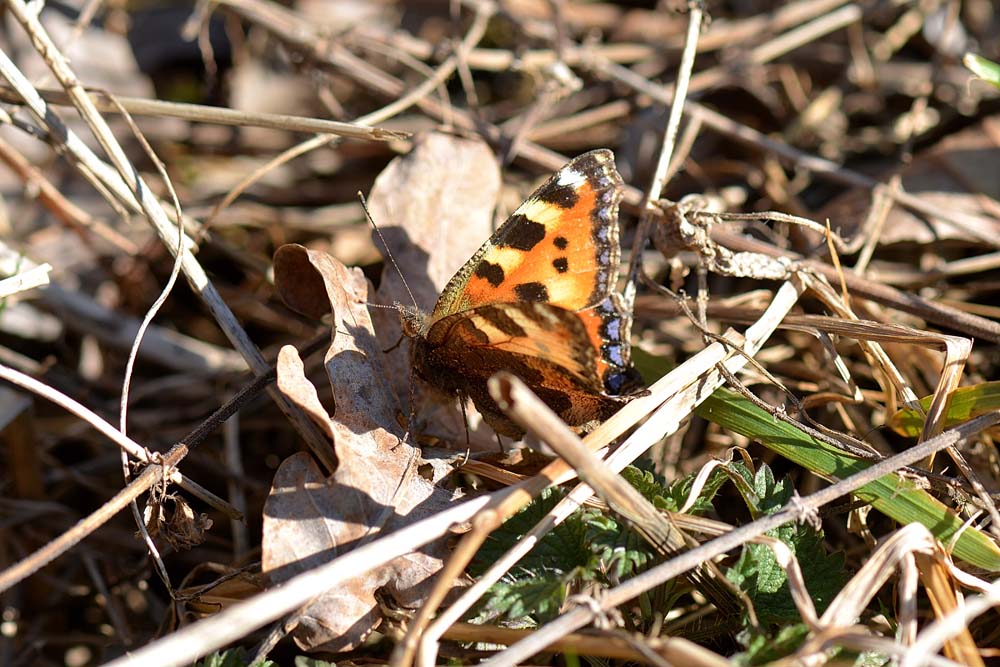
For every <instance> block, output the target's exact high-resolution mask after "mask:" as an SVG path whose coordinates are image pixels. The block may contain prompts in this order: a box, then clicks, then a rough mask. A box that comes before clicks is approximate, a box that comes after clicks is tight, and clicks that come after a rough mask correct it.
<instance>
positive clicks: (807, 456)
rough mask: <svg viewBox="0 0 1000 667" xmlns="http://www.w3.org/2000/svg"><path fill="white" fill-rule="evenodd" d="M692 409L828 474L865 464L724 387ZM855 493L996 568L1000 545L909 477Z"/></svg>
mask: <svg viewBox="0 0 1000 667" xmlns="http://www.w3.org/2000/svg"><path fill="white" fill-rule="evenodd" d="M696 412H697V414H698V415H699V416H701V417H703V418H705V419H708V420H709V421H712V422H715V423H717V424H719V425H721V426H723V427H725V428H728V429H730V430H733V431H735V432H737V433H741V434H743V435H745V436H747V437H749V438H752V439H754V440H756V441H758V442H760V443H761V444H763V445H764V446H765V447H767V448H768V449H771V450H772V451H774V452H776V453H778V454H780V455H781V456H784V457H785V458H787V459H789V460H791V461H793V462H795V463H797V464H799V465H801V466H803V467H805V468H806V469H807V470H811V471H812V472H814V473H816V474H817V475H821V476H823V477H825V478H827V479H844V478H845V477H848V476H850V475H852V474H854V473H857V472H860V471H862V470H864V469H865V468H868V467H869V464H868V463H867V462H865V461H861V460H858V459H855V458H853V457H851V456H848V455H847V454H845V453H844V452H842V451H840V450H838V449H836V448H835V447H833V446H831V445H827V444H826V443H823V442H820V441H818V440H816V439H814V438H812V437H811V436H809V435H806V434H805V433H803V432H802V431H800V430H799V429H797V428H795V427H794V426H792V425H791V424H788V423H786V422H783V421H779V420H776V419H774V418H773V417H771V415H769V414H768V413H767V412H765V411H763V410H761V409H760V408H758V407H757V406H756V405H754V404H753V403H751V402H750V401H748V400H746V399H745V398H743V397H742V396H740V395H739V394H737V393H735V392H732V391H729V390H726V389H719V390H717V391H716V392H715V393H713V394H712V395H711V396H709V398H708V399H707V400H706V401H705V402H704V403H702V404H701V406H699V407H698V409H697V411H696ZM854 495H855V496H856V497H857V498H859V499H861V500H863V501H864V502H867V503H870V504H871V505H872V506H873V507H875V509H877V510H879V511H880V512H882V513H883V514H885V515H887V516H889V517H891V518H893V519H895V520H896V521H898V522H900V523H903V524H907V523H912V522H918V523H921V524H923V525H924V526H926V527H927V529H928V530H930V531H931V533H932V534H933V535H934V536H935V537H937V539H938V540H940V541H941V542H942V543H943V544H950V543H951V541H952V540H953V539H954V540H955V542H954V549H953V553H954V555H956V556H958V557H959V558H961V559H962V560H965V561H968V562H969V563H971V564H973V565H976V566H977V567H981V568H983V569H985V570H988V571H990V572H997V571H1000V548H998V547H997V545H996V543H995V542H994V541H993V540H992V539H991V538H990V537H988V536H987V535H985V534H983V533H982V532H981V531H979V530H977V529H976V528H974V527H966V526H965V525H964V522H963V521H962V519H961V517H959V516H958V515H957V514H956V513H955V512H953V511H952V510H951V509H949V508H948V507H947V506H945V505H944V504H943V503H941V502H939V501H938V500H937V499H936V498H934V497H933V496H931V495H930V494H929V493H927V492H926V491H924V490H923V489H920V488H918V487H917V486H916V484H914V483H913V482H911V481H909V480H906V479H903V478H902V477H900V476H899V475H886V476H884V477H881V478H879V479H877V480H875V481H874V482H871V483H869V484H866V485H865V486H863V487H862V488H860V489H858V490H857V491H855V492H854ZM956 536H957V538H956Z"/></svg>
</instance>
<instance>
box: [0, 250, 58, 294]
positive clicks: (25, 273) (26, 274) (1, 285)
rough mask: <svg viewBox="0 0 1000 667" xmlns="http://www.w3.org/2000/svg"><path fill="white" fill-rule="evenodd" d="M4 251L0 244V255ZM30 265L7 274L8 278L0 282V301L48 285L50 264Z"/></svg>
mask: <svg viewBox="0 0 1000 667" xmlns="http://www.w3.org/2000/svg"><path fill="white" fill-rule="evenodd" d="M5 249H6V246H5V245H4V244H3V243H0V254H2V253H3V251H4V250H5ZM31 264H32V266H27V267H19V268H16V269H15V270H14V271H11V272H10V273H9V275H10V277H9V278H4V279H3V280H0V299H6V298H7V297H10V296H13V295H15V294H18V293H20V292H27V291H28V290H32V289H35V288H36V287H43V286H45V285H48V284H49V272H50V271H52V266H51V265H50V264H35V263H34V262H32V263H31ZM4 273H7V272H6V271H5V272H4Z"/></svg>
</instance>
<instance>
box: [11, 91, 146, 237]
mask: <svg viewBox="0 0 1000 667" xmlns="http://www.w3.org/2000/svg"><path fill="white" fill-rule="evenodd" d="M20 99H21V98H18V101H20ZM0 160H3V162H4V164H6V165H7V166H8V167H10V168H11V170H13V171H14V173H16V174H17V175H18V177H19V178H20V179H21V181H22V182H23V183H24V185H25V187H26V188H30V189H35V190H37V192H38V194H37V197H38V200H39V201H40V202H41V203H42V205H43V206H45V208H46V210H48V211H49V212H51V213H52V215H53V216H55V218H56V219H57V220H59V221H60V222H61V223H63V224H64V225H66V226H67V227H69V228H71V229H74V230H77V231H81V230H84V229H85V230H87V231H89V232H90V233H92V234H94V236H96V237H97V238H99V239H101V240H103V241H106V242H107V243H109V244H111V245H112V246H114V247H115V248H117V249H118V250H119V251H121V252H122V253H123V254H125V255H128V256H132V255H135V254H137V253H138V252H139V249H138V248H137V247H136V245H135V244H134V243H132V241H130V240H128V239H127V238H125V237H124V236H122V235H121V234H119V233H118V231H117V230H115V229H114V228H113V227H111V226H109V225H108V224H107V223H106V222H104V221H103V220H101V219H99V218H95V217H94V216H92V215H90V213H88V212H87V211H85V210H83V209H82V208H80V207H79V206H77V205H76V204H74V203H73V202H72V201H70V200H69V199H67V198H66V197H65V196H63V194H62V193H61V192H60V191H59V189H58V188H57V187H56V186H54V185H53V184H52V183H50V182H49V179H47V178H46V177H45V176H44V175H42V172H41V171H39V170H38V169H37V168H36V167H35V166H34V165H33V164H31V163H30V162H28V160H27V159H26V158H25V157H24V155H22V154H21V153H20V152H19V151H18V150H17V149H15V148H14V147H13V146H11V145H10V144H8V143H7V142H6V141H4V140H3V139H2V138H0Z"/></svg>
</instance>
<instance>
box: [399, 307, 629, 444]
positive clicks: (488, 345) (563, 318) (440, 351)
mask: <svg viewBox="0 0 1000 667" xmlns="http://www.w3.org/2000/svg"><path fill="white" fill-rule="evenodd" d="M426 343H427V344H426V346H425V347H422V348H421V349H422V350H423V356H422V358H421V359H420V360H419V362H420V365H421V370H422V372H423V374H424V376H425V377H426V378H427V379H428V380H430V381H431V383H432V384H434V385H436V386H438V387H439V388H443V389H446V390H447V391H450V392H452V393H458V394H462V395H465V396H468V397H469V398H471V399H472V400H473V402H474V403H475V405H476V408H477V409H478V410H479V411H480V412H481V413H482V414H483V415H484V417H486V419H487V421H488V422H489V423H490V424H491V425H492V426H493V428H494V429H495V430H496V431H497V432H499V433H501V434H504V435H511V436H512V437H517V436H518V435H519V433H520V429H517V428H516V427H513V425H512V424H510V423H509V421H508V420H507V419H506V418H505V417H503V415H502V413H501V412H500V410H499V408H498V407H497V406H496V404H495V403H494V402H493V399H492V398H491V397H490V396H489V393H488V391H487V389H486V381H487V380H488V379H489V378H490V376H492V375H493V374H494V373H496V372H497V371H498V370H501V369H502V370H506V371H509V372H511V373H513V374H514V375H517V376H518V377H519V378H521V380H523V381H524V382H525V383H526V384H527V385H528V386H529V387H531V389H532V390H533V391H534V392H535V393H536V394H537V395H538V396H539V397H540V398H541V399H542V400H543V401H545V403H547V404H548V405H549V407H550V408H552V409H553V411H555V412H556V414H558V415H559V416H560V417H561V418H562V419H563V420H564V421H566V422H567V423H569V424H575V425H580V424H583V423H585V422H588V421H591V420H593V419H597V418H601V417H606V416H607V415H608V414H610V413H611V412H613V411H614V409H615V408H616V407H617V405H618V402H617V401H616V400H615V399H612V398H610V397H607V396H605V395H604V394H603V390H604V387H603V386H602V384H601V382H600V380H599V376H598V375H597V367H596V363H597V355H596V354H595V350H594V348H593V347H591V345H590V344H589V339H588V337H587V332H586V330H585V327H584V324H583V322H582V321H581V320H580V319H579V318H578V317H577V315H576V314H575V313H572V312H570V311H567V310H565V309H562V308H558V307H555V306H551V305H549V304H544V303H500V304H491V305H486V306H480V307H479V308H475V309H473V310H471V311H467V312H462V313H458V314H456V315H452V316H450V317H447V318H445V319H443V320H440V321H438V322H437V323H435V325H434V326H433V327H432V328H431V332H430V335H429V336H428V338H427V340H426ZM456 369H462V371H461V372H456Z"/></svg>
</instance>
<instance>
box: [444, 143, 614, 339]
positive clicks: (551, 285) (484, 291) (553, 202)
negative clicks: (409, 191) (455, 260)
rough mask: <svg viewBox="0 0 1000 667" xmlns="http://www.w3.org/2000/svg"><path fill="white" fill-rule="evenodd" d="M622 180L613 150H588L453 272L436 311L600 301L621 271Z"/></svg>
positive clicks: (576, 307)
mask: <svg viewBox="0 0 1000 667" xmlns="http://www.w3.org/2000/svg"><path fill="white" fill-rule="evenodd" d="M621 197H622V181H621V177H620V176H619V175H618V172H617V170H615V168H614V156H613V155H612V153H611V151H608V150H596V151H591V152H589V153H585V154H583V155H581V156H579V157H577V158H576V159H574V160H572V161H571V162H569V163H568V164H567V165H566V166H565V167H563V168H562V169H561V170H559V172H558V173H557V174H555V175H554V176H552V178H550V179H549V180H548V181H546V182H545V183H544V184H543V185H542V186H541V187H539V188H538V189H537V190H536V191H535V192H534V193H533V194H532V195H531V196H530V197H529V198H528V199H527V200H526V201H525V202H524V203H523V204H521V206H519V207H518V208H517V210H516V211H514V213H513V214H512V215H511V216H510V217H509V218H507V220H506V221H505V222H504V223H503V224H502V225H501V226H500V227H499V228H498V229H497V231H496V232H495V233H494V234H493V236H492V237H490V239H489V241H487V242H486V243H485V244H484V245H483V247H482V248H480V249H479V251H478V252H477V253H476V254H475V255H473V257H472V259H470V260H469V261H468V262H467V263H466V264H465V266H463V267H462V269H461V270H459V272H458V273H457V274H455V277H454V278H452V279H451V281H450V282H449V283H448V285H447V287H446V288H445V290H444V292H443V293H442V295H441V299H439V300H438V303H437V306H436V307H435V308H434V312H433V313H432V316H431V319H432V320H436V319H438V318H440V317H445V316H447V315H450V314H453V313H456V312H462V311H465V310H469V309H471V308H475V307H477V306H480V305H485V304H489V303H516V302H535V303H549V304H552V305H554V306H559V307H560V308H565V309H566V310H571V311H577V310H581V309H583V308H587V307H589V306H592V305H595V304H597V303H599V302H601V301H602V300H603V299H604V297H606V296H607V295H608V294H609V293H610V292H611V291H612V289H613V288H614V282H615V279H616V276H617V271H618V259H619V249H618V204H619V203H620V201H621Z"/></svg>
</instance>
